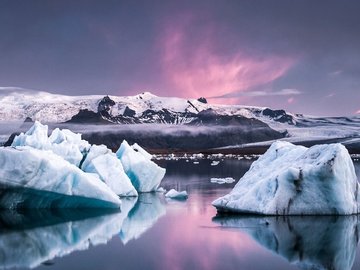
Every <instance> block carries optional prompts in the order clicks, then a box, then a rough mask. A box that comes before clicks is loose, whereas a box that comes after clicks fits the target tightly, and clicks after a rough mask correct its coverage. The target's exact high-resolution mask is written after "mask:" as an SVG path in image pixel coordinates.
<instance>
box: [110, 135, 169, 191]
mask: <svg viewBox="0 0 360 270" xmlns="http://www.w3.org/2000/svg"><path fill="white" fill-rule="evenodd" d="M116 155H117V157H118V158H119V159H120V161H121V163H122V165H123V167H124V170H125V173H126V174H127V176H128V177H129V178H130V180H131V183H132V184H133V186H134V187H135V189H136V190H137V191H138V192H151V191H156V190H157V189H158V187H159V185H160V183H161V180H162V179H163V178H164V175H165V172H166V170H165V169H164V168H161V167H159V166H158V165H157V164H156V163H154V162H153V161H151V160H150V158H151V155H150V154H148V153H147V152H146V151H145V150H144V149H142V148H140V147H139V146H138V145H134V146H132V147H131V146H130V145H129V144H128V143H127V141H125V140H124V141H123V142H122V144H121V145H120V147H119V149H118V151H117V152H116Z"/></svg>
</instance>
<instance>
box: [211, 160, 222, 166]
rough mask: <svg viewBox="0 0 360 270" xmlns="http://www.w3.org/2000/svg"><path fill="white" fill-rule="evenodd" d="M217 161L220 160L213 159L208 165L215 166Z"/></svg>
mask: <svg viewBox="0 0 360 270" xmlns="http://www.w3.org/2000/svg"><path fill="white" fill-rule="evenodd" d="M219 163H220V161H216V160H213V161H212V162H211V164H210V165H211V166H216V165H219Z"/></svg>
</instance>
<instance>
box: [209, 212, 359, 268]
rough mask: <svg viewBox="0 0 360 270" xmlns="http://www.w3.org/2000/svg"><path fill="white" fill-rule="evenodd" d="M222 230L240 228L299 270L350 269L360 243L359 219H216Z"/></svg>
mask: <svg viewBox="0 0 360 270" xmlns="http://www.w3.org/2000/svg"><path fill="white" fill-rule="evenodd" d="M213 221H214V222H215V223H217V224H220V226H221V227H222V228H228V229H240V230H241V231H243V232H246V233H247V234H249V235H250V236H251V237H252V238H253V239H255V240H256V241H257V242H258V243H259V244H261V245H262V246H264V247H266V248H267V249H269V250H271V251H273V252H275V253H276V254H278V255H280V256H282V257H284V258H285V259H286V260H288V261H289V262H290V263H292V264H295V265H296V266H297V267H299V268H300V269H332V270H333V269H334V270H335V269H336V270H337V269H339V270H340V269H341V270H350V269H351V268H352V265H353V264H354V260H355V255H356V248H357V244H358V240H359V234H358V231H359V219H358V217H357V216H343V217H331V216H326V217H325V216H323V217H315V216H314V217H310V216H309V217H295V216H292V217H246V216H242V217H239V216H237V217H234V216H227V217H221V216H218V217H215V218H213Z"/></svg>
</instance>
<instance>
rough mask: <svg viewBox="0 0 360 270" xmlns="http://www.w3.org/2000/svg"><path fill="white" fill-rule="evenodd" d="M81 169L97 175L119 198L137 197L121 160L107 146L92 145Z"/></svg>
mask: <svg viewBox="0 0 360 270" xmlns="http://www.w3.org/2000/svg"><path fill="white" fill-rule="evenodd" d="M81 169H82V170H83V171H85V172H89V173H96V174H97V175H99V177H100V179H101V180H102V181H104V182H105V183H106V184H107V185H108V186H109V187H110V188H111V189H112V190H113V191H114V192H115V193H116V194H117V195H119V196H137V195H138V194H137V191H136V190H135V188H134V186H133V185H132V184H131V181H130V179H129V177H128V176H127V175H126V174H125V171H124V169H123V166H122V164H121V162H120V160H119V159H118V158H117V157H116V155H115V153H113V152H112V151H111V150H110V149H108V148H107V147H106V146H105V145H92V146H91V148H90V150H89V152H88V153H87V155H86V158H85V160H84V162H83V163H82V165H81Z"/></svg>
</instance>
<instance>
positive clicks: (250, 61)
mask: <svg viewBox="0 0 360 270" xmlns="http://www.w3.org/2000/svg"><path fill="white" fill-rule="evenodd" d="M186 20H187V21H188V22H189V21H191V17H190V19H189V17H187V19H186ZM212 27H214V26H212ZM213 32H215V31H214V29H212V28H210V27H209V29H205V30H204V32H202V36H201V37H202V38H201V39H199V38H197V39H196V38H195V40H194V38H193V37H192V38H191V37H190V35H193V34H194V33H192V32H191V24H190V23H179V21H177V23H172V24H168V25H167V27H166V30H165V32H164V34H163V36H162V37H161V39H160V40H161V42H160V46H161V48H162V54H161V63H162V67H163V70H164V75H165V77H166V80H167V82H168V87H169V89H170V90H171V91H172V92H173V91H176V93H177V95H178V96H182V97H200V96H205V97H212V96H220V95H224V94H227V93H230V92H233V91H246V89H249V88H253V87H255V86H258V85H263V84H267V83H270V82H272V81H274V80H276V79H277V78H279V77H281V76H282V75H283V74H285V73H286V72H287V71H288V69H289V68H290V67H291V66H292V65H293V64H294V62H295V60H294V59H292V58H289V57H282V56H276V55H271V56H268V57H266V58H263V57H254V56H251V55H249V54H246V52H245V51H244V50H242V49H241V48H239V49H238V50H237V51H236V52H234V53H231V54H230V55H222V54H221V53H218V52H216V50H215V47H216V46H215V43H216V39H215V38H214V36H213V34H212V33H213ZM218 42H220V41H218ZM236 100H238V99H236ZM226 101H227V103H229V102H231V99H230V100H229V99H228V100H226ZM216 102H223V100H222V99H218V100H216Z"/></svg>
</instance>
